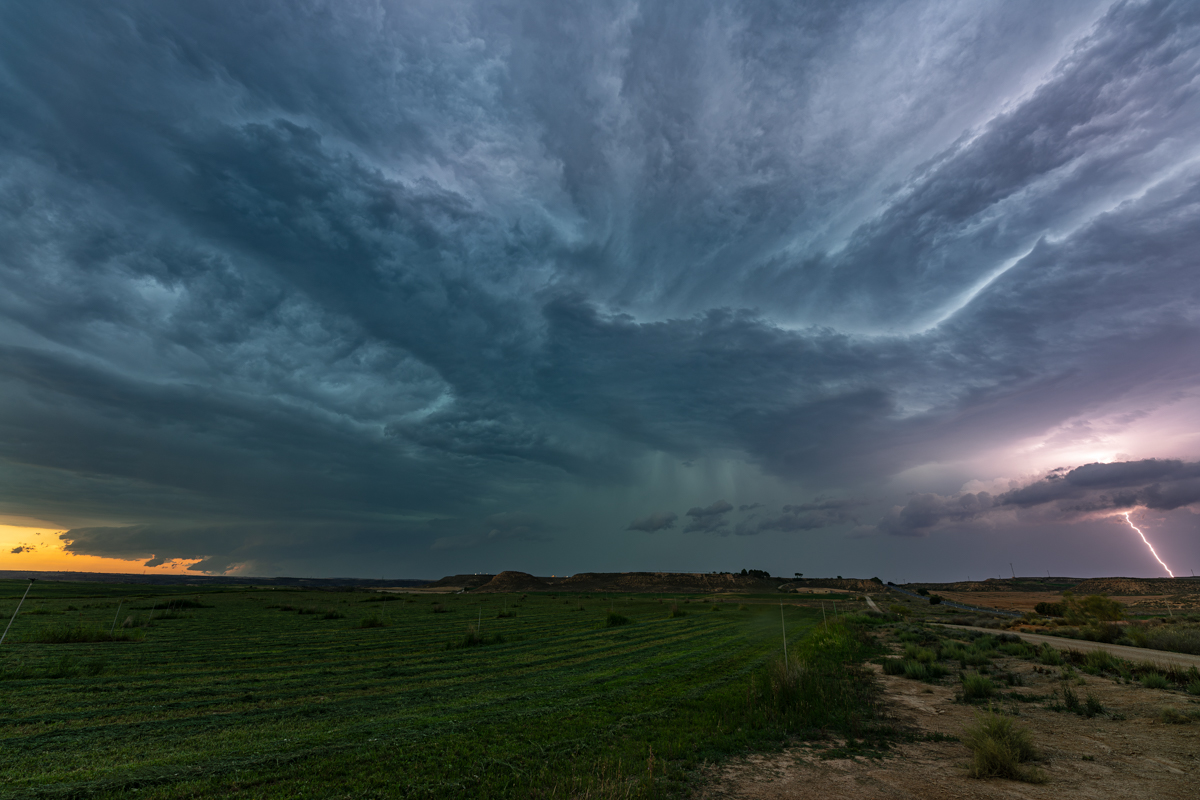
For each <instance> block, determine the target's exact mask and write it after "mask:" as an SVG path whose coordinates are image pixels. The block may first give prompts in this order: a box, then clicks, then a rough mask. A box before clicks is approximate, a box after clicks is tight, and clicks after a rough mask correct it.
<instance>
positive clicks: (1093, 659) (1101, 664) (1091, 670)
mask: <svg viewBox="0 0 1200 800" xmlns="http://www.w3.org/2000/svg"><path fill="white" fill-rule="evenodd" d="M1116 662H1117V660H1116V659H1115V658H1113V657H1112V656H1111V655H1110V654H1109V653H1107V652H1105V651H1104V650H1093V651H1092V652H1090V653H1088V654H1087V655H1085V656H1084V657H1083V671H1084V672H1086V673H1088V674H1089V675H1099V674H1100V673H1102V672H1116V671H1117V663H1116Z"/></svg>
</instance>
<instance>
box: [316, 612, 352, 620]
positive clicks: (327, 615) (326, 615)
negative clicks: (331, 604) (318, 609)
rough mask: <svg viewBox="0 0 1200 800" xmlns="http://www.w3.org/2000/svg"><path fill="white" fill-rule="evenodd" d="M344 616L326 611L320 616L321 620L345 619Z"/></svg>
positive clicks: (340, 613)
mask: <svg viewBox="0 0 1200 800" xmlns="http://www.w3.org/2000/svg"><path fill="white" fill-rule="evenodd" d="M345 618H346V615H345V614H343V613H342V612H340V611H326V612H325V613H324V614H322V615H321V619H345Z"/></svg>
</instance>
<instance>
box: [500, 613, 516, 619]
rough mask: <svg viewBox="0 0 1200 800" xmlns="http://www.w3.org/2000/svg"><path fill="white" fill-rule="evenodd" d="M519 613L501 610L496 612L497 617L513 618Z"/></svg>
mask: <svg viewBox="0 0 1200 800" xmlns="http://www.w3.org/2000/svg"><path fill="white" fill-rule="evenodd" d="M516 615H517V612H515V611H501V612H499V613H498V614H496V619H512V618H513V617H515V616H516Z"/></svg>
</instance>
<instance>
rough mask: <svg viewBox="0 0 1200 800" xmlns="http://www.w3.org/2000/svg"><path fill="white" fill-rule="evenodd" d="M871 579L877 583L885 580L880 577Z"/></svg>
mask: <svg viewBox="0 0 1200 800" xmlns="http://www.w3.org/2000/svg"><path fill="white" fill-rule="evenodd" d="M871 580H873V581H875V582H876V583H883V581H881V580H879V578H871Z"/></svg>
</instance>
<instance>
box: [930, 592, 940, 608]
mask: <svg viewBox="0 0 1200 800" xmlns="http://www.w3.org/2000/svg"><path fill="white" fill-rule="evenodd" d="M941 604H942V596H941V595H940V594H932V595H930V596H929V605H931V606H940V605H941Z"/></svg>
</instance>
